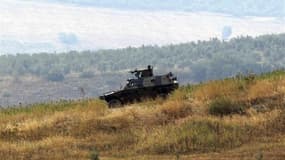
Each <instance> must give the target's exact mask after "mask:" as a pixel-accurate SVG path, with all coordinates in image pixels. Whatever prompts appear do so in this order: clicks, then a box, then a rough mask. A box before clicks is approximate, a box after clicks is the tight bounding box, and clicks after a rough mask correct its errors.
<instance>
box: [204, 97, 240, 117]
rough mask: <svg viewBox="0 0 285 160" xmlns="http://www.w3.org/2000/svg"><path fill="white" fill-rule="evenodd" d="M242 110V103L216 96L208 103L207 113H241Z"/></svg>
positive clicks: (221, 114)
mask: <svg viewBox="0 0 285 160" xmlns="http://www.w3.org/2000/svg"><path fill="white" fill-rule="evenodd" d="M244 110H245V107H244V105H242V104H239V103H237V102H234V101H232V100H230V99H229V98H217V99H215V100H213V101H212V102H211V103H210V104H209V113H210V114H212V115H217V116H224V115H230V114H243V113H244Z"/></svg>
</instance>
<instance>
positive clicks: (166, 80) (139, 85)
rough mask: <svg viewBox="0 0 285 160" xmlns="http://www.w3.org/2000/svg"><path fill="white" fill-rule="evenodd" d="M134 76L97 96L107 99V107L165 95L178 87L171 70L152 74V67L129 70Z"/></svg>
mask: <svg viewBox="0 0 285 160" xmlns="http://www.w3.org/2000/svg"><path fill="white" fill-rule="evenodd" d="M130 73H131V74H133V75H134V76H135V78H131V79H128V80H127V84H126V86H125V87H124V88H123V89H121V90H118V91H111V92H108V93H105V94H104V95H102V96H100V97H99V98H100V99H102V100H105V101H107V103H108V104H109V107H111V108H113V107H119V106H122V105H124V104H127V103H133V102H139V101H141V100H143V99H146V98H156V97H159V96H160V97H167V95H168V94H169V93H171V92H172V91H174V90H175V89H177V88H178V82H177V78H176V77H175V76H173V74H172V73H171V72H169V73H168V74H165V75H156V76H154V75H153V67H152V66H150V65H149V66H148V67H147V69H142V70H137V69H136V70H134V71H130Z"/></svg>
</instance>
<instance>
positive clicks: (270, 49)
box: [0, 34, 285, 82]
mask: <svg viewBox="0 0 285 160" xmlns="http://www.w3.org/2000/svg"><path fill="white" fill-rule="evenodd" d="M284 54H285V34H278V35H264V36H259V37H256V38H253V37H250V36H242V37H238V38H233V39H231V40H229V41H222V40H219V39H216V38H214V39H211V40H209V41H197V42H189V43H181V44H175V45H174V44H171V45H167V46H157V45H150V46H141V47H138V48H135V47H128V48H124V49H109V50H98V51H82V52H78V51H70V52H67V53H56V54H55V53H38V54H16V55H2V56H0V75H1V76H7V75H10V76H24V75H34V76H39V77H42V78H46V79H48V80H54V81H56V80H63V79H64V77H65V76H66V75H69V74H72V73H79V75H80V76H81V77H82V78H91V77H93V76H94V75H97V74H104V73H118V72H126V71H127V70H131V69H135V68H142V67H145V66H147V65H148V64H150V65H153V66H154V67H155V69H156V70H158V71H159V72H167V71H173V72H176V73H177V74H178V75H180V76H181V77H182V78H183V79H187V80H188V81H195V82H199V81H204V80H209V79H219V78H223V77H228V76H233V75H236V74H238V73H242V74H244V73H248V72H254V73H262V72H268V71H272V70H275V69H280V68H283V67H285V56H284Z"/></svg>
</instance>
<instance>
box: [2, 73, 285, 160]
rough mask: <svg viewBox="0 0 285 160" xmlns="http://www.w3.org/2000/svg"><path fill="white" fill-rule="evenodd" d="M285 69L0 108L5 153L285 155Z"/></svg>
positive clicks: (12, 156) (82, 156)
mask: <svg viewBox="0 0 285 160" xmlns="http://www.w3.org/2000/svg"><path fill="white" fill-rule="evenodd" d="M284 93H285V72H284V71H274V72H271V73H268V74H263V75H260V76H254V75H251V76H247V77H244V76H241V75H240V76H236V77H235V78H229V79H224V80H220V81H209V82H206V83H203V84H199V85H188V86H184V87H181V88H180V89H178V90H177V91H176V92H175V93H174V94H173V95H171V96H170V97H169V98H168V99H167V100H163V99H156V100H146V101H145V102H143V103H137V104H132V105H128V106H125V107H124V108H116V109H108V108H107V106H106V104H105V103H104V102H102V101H99V100H96V99H95V100H84V101H83V100H82V101H62V102H58V103H50V104H35V105H32V106H29V107H22V108H8V109H1V111H0V124H1V125H0V156H1V158H3V159H7V160H9V159H11V160H12V159H33V160H35V159H41V160H42V159H53V160H54V159H96V157H97V156H98V155H99V157H100V159H103V160H104V159H112V160H115V159H173V160H174V159H191V158H192V159H201V160H202V159H203V160H204V159H272V160H273V159H280V160H281V159H284V158H285V153H284V152H282V151H284V150H285V114H284V113H285V108H284V105H285V99H284Z"/></svg>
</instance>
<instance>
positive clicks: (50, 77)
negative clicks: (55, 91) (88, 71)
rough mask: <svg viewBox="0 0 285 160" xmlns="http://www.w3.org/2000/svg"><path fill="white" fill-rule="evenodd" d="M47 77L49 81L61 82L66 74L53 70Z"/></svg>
mask: <svg viewBox="0 0 285 160" xmlns="http://www.w3.org/2000/svg"><path fill="white" fill-rule="evenodd" d="M46 79H47V80H49V81H55V82H60V81H63V80H64V75H63V74H62V73H60V72H57V73H56V72H53V73H49V74H48V75H47V77H46Z"/></svg>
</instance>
